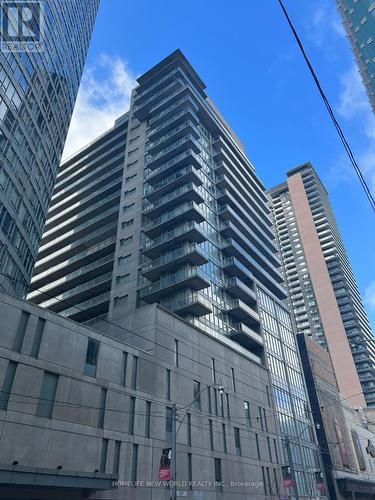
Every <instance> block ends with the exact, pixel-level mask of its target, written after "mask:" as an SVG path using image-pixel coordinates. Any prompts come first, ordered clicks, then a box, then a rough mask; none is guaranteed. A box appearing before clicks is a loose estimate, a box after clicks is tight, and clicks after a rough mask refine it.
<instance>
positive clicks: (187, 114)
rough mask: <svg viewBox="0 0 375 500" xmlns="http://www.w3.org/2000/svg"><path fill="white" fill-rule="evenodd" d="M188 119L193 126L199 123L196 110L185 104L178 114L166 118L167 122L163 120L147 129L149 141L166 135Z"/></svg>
mask: <svg viewBox="0 0 375 500" xmlns="http://www.w3.org/2000/svg"><path fill="white" fill-rule="evenodd" d="M186 119H189V120H190V121H192V122H193V123H194V124H195V125H198V123H199V118H198V116H197V115H196V108H193V107H192V106H190V105H189V104H187V105H186V106H185V107H184V108H183V109H182V111H179V112H178V113H174V114H173V115H172V117H171V118H168V120H163V121H162V122H161V123H160V125H157V126H154V127H153V128H150V129H148V133H147V136H148V138H149V140H151V141H152V140H154V141H156V139H157V138H158V137H160V136H161V135H164V134H166V133H167V132H168V131H170V130H174V128H175V127H176V126H178V125H179V123H180V122H182V121H184V120H186Z"/></svg>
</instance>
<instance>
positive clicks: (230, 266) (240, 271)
mask: <svg viewBox="0 0 375 500" xmlns="http://www.w3.org/2000/svg"><path fill="white" fill-rule="evenodd" d="M223 269H224V271H225V272H226V273H227V274H229V275H230V276H234V277H239V278H240V279H241V280H242V281H243V282H244V283H247V284H248V285H252V284H253V283H254V279H255V278H254V275H253V273H252V272H251V271H250V269H248V268H247V267H246V266H244V265H243V264H242V262H240V261H239V260H238V259H236V257H229V258H228V259H225V261H224V263H223Z"/></svg>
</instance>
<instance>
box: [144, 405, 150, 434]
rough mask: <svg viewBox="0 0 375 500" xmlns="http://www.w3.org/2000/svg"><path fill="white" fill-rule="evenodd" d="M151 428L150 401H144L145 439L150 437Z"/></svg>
mask: <svg viewBox="0 0 375 500" xmlns="http://www.w3.org/2000/svg"><path fill="white" fill-rule="evenodd" d="M150 427H151V401H146V415H145V437H146V438H149V437H150Z"/></svg>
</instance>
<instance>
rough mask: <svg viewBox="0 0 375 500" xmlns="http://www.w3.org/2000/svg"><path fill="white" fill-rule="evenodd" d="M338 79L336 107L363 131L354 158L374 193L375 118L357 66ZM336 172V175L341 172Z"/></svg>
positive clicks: (343, 116)
mask: <svg viewBox="0 0 375 500" xmlns="http://www.w3.org/2000/svg"><path fill="white" fill-rule="evenodd" d="M340 81H341V89H342V90H341V92H340V95H339V102H338V105H337V107H336V108H337V111H338V113H339V114H340V115H341V116H342V118H344V120H346V121H347V122H348V123H349V122H351V123H353V124H354V125H355V126H356V127H357V128H358V130H362V131H363V137H362V139H363V140H362V143H363V144H364V146H362V149H361V150H360V151H359V152H358V153H357V154H356V159H357V163H358V165H359V166H360V168H361V170H362V172H363V174H364V177H365V179H366V180H367V182H368V184H369V187H370V189H371V191H372V192H374V193H375V118H374V115H373V114H372V111H371V107H370V103H369V101H368V98H367V95H366V93H365V89H364V86H363V83H362V80H361V77H360V75H359V72H358V69H357V66H356V65H353V66H352V67H351V68H350V70H349V71H347V72H346V73H344V74H343V75H342V77H341V79H340ZM337 173H338V176H340V175H341V174H342V172H341V173H340V172H337Z"/></svg>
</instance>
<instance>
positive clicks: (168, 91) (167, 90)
mask: <svg viewBox="0 0 375 500" xmlns="http://www.w3.org/2000/svg"><path fill="white" fill-rule="evenodd" d="M186 88H187V87H186V85H184V82H183V81H182V80H181V78H176V79H175V80H173V81H172V82H170V83H168V84H167V85H165V87H163V88H162V89H161V90H158V91H157V92H154V93H153V94H151V95H150V96H149V97H147V98H146V99H145V100H143V102H139V99H138V100H137V101H136V102H135V103H134V105H133V113H134V116H135V117H136V118H138V120H140V121H143V120H145V118H146V117H147V114H148V113H149V112H150V110H151V109H152V107H155V104H156V103H157V101H158V100H160V103H162V102H164V101H165V100H166V99H170V98H172V97H173V96H175V95H178V94H179V93H180V92H181V91H182V90H184V89H186Z"/></svg>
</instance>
